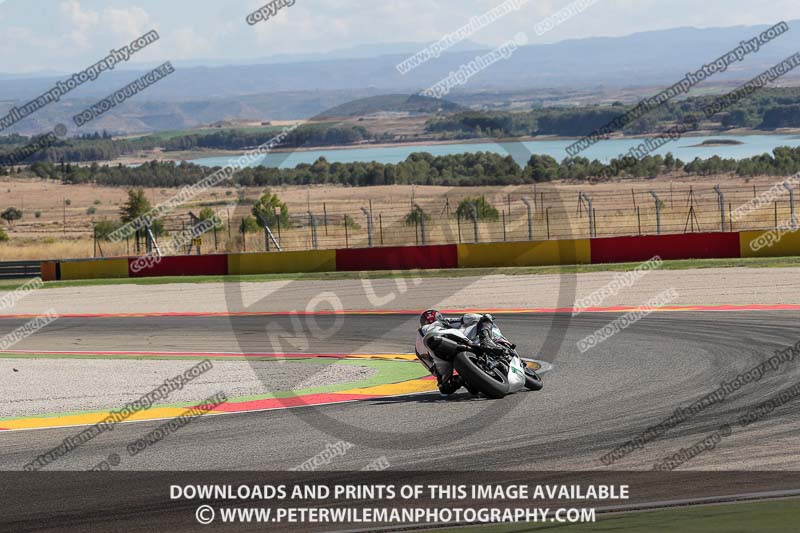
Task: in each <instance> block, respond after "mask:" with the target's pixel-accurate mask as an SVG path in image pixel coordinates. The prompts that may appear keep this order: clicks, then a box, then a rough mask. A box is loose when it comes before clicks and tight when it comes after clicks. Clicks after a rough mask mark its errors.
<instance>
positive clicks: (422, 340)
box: [416, 309, 498, 395]
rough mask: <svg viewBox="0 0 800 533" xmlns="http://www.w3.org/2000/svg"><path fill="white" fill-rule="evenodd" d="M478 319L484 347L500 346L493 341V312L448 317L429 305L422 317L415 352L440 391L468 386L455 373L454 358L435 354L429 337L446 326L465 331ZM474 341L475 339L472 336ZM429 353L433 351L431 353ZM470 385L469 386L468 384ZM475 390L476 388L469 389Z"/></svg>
mask: <svg viewBox="0 0 800 533" xmlns="http://www.w3.org/2000/svg"><path fill="white" fill-rule="evenodd" d="M476 322H477V323H478V326H477V327H476V328H475V330H476V332H477V341H478V344H480V346H481V347H483V348H486V349H497V348H498V346H497V345H496V344H495V343H494V341H492V334H491V331H492V325H493V324H494V318H493V317H492V315H489V314H485V315H478V314H474V313H467V314H465V315H463V316H462V317H460V318H445V317H444V315H442V313H440V312H439V311H437V310H436V309H428V310H427V311H425V312H424V313H422V314H421V315H420V317H419V323H420V328H419V330H418V332H417V342H416V353H417V357H418V358H419V360H420V361H421V362H422V364H423V365H425V368H427V369H428V370H429V371H430V373H431V374H433V375H434V376H436V380H437V381H438V384H439V392H441V393H442V394H443V395H450V394H453V393H454V392H456V391H457V390H458V389H460V388H461V387H462V386H465V385H466V383H464V380H463V379H462V378H461V376H458V375H456V376H454V375H453V361H452V359H450V358H447V357H446V356H443V355H441V354H436V353H435V351H434V350H433V349H432V348H431V347H430V346H431V345H430V340H431V339H432V338H434V337H436V336H437V335H439V334H440V332H441V331H442V330H446V329H453V328H456V329H460V330H461V331H462V332H465V333H466V330H467V329H468V328H469V327H471V326H472V325H473V324H475V323H476ZM470 340H471V341H472V342H475V339H474V338H473V339H470ZM430 354H433V355H432V356H431V355H430ZM468 388H469V387H468ZM470 392H472V393H473V394H475V393H476V392H477V391H473V390H470Z"/></svg>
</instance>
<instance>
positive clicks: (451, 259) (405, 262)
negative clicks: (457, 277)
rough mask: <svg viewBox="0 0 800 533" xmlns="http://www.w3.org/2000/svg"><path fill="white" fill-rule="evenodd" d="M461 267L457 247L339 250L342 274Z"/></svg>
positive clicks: (337, 252) (433, 246) (339, 266)
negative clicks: (365, 271) (364, 271)
mask: <svg viewBox="0 0 800 533" xmlns="http://www.w3.org/2000/svg"><path fill="white" fill-rule="evenodd" d="M458 266H459V264H458V250H457V248H456V245H455V244H440V245H432V246H390V247H386V248H352V249H345V250H336V270H338V271H340V272H352V271H358V270H412V269H423V268H431V269H433V268H458Z"/></svg>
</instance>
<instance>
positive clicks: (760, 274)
mask: <svg viewBox="0 0 800 533" xmlns="http://www.w3.org/2000/svg"><path fill="white" fill-rule="evenodd" d="M620 275H622V273H619V272H593V273H581V274H561V275H549V274H534V275H514V276H508V275H488V276H481V277H455V278H421V279H420V278H417V279H409V278H397V279H372V280H367V279H364V280H361V279H354V280H328V281H319V280H305V281H303V280H300V281H286V280H282V281H268V282H245V283H232V282H229V283H202V284H182V283H176V284H166V285H113V286H88V287H64V288H54V289H45V290H39V291H36V292H34V293H32V294H29V295H27V296H26V297H25V298H24V299H22V300H21V301H19V302H17V303H16V305H14V306H12V307H7V308H4V309H2V310H0V315H4V314H5V315H13V314H41V313H44V312H45V311H46V310H48V309H51V308H52V309H55V311H56V312H57V313H59V314H71V313H165V312H178V313H180V312H242V311H249V312H258V311H304V310H308V309H315V310H324V309H337V308H338V309H349V310H354V309H358V310H362V309H363V310H400V309H420V308H424V307H429V306H438V307H440V308H444V309H463V308H475V307H491V308H538V307H548V308H549V307H570V306H572V304H573V302H575V301H576V300H579V299H581V298H586V297H587V296H589V295H590V294H592V293H593V292H594V291H596V290H598V289H600V288H602V287H604V286H607V285H609V284H610V283H611V282H612V281H614V279H615V277H617V276H620ZM669 288H674V289H675V290H676V292H677V294H678V296H677V298H676V299H674V300H672V301H671V302H670V305H717V304H730V305H737V304H739V305H746V304H800V290H798V288H800V268H795V267H787V268H739V267H736V268H703V269H697V270H661V271H650V272H647V273H646V274H644V275H643V276H642V277H641V278H639V279H638V280H637V281H635V283H633V284H632V285H631V286H627V287H622V288H621V289H620V290H619V291H617V292H616V294H612V295H609V296H607V297H606V298H604V299H603V301H602V303H601V304H600V305H602V306H613V305H641V304H643V303H645V302H646V301H648V300H650V299H651V298H653V297H654V296H655V295H656V294H658V293H660V292H662V291H664V290H666V289H669Z"/></svg>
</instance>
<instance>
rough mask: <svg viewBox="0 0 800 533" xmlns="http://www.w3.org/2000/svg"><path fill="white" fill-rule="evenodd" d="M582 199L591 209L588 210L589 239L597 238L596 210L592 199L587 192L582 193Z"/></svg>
mask: <svg viewBox="0 0 800 533" xmlns="http://www.w3.org/2000/svg"><path fill="white" fill-rule="evenodd" d="M581 197H582V198H583V199H584V200H586V203H587V204H589V209H588V210H587V212H588V213H589V237H597V235H596V234H595V231H594V209H592V199H591V198H590V197H589V195H588V194H586V193H585V192H582V193H581Z"/></svg>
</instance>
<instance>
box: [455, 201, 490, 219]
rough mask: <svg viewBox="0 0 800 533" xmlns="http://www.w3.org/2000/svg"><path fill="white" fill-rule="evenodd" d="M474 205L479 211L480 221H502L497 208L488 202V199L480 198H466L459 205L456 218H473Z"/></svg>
mask: <svg viewBox="0 0 800 533" xmlns="http://www.w3.org/2000/svg"><path fill="white" fill-rule="evenodd" d="M472 204H474V205H475V207H476V208H477V210H478V219H479V220H490V221H497V220H499V219H500V213H499V212H498V211H497V209H495V207H494V206H493V205H492V204H490V203H489V202H487V201H486V198H484V197H483V196H480V197H478V198H464V199H463V200H461V202H460V203H459V204H458V209H456V216H458V217H460V218H467V219H470V218H472Z"/></svg>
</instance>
